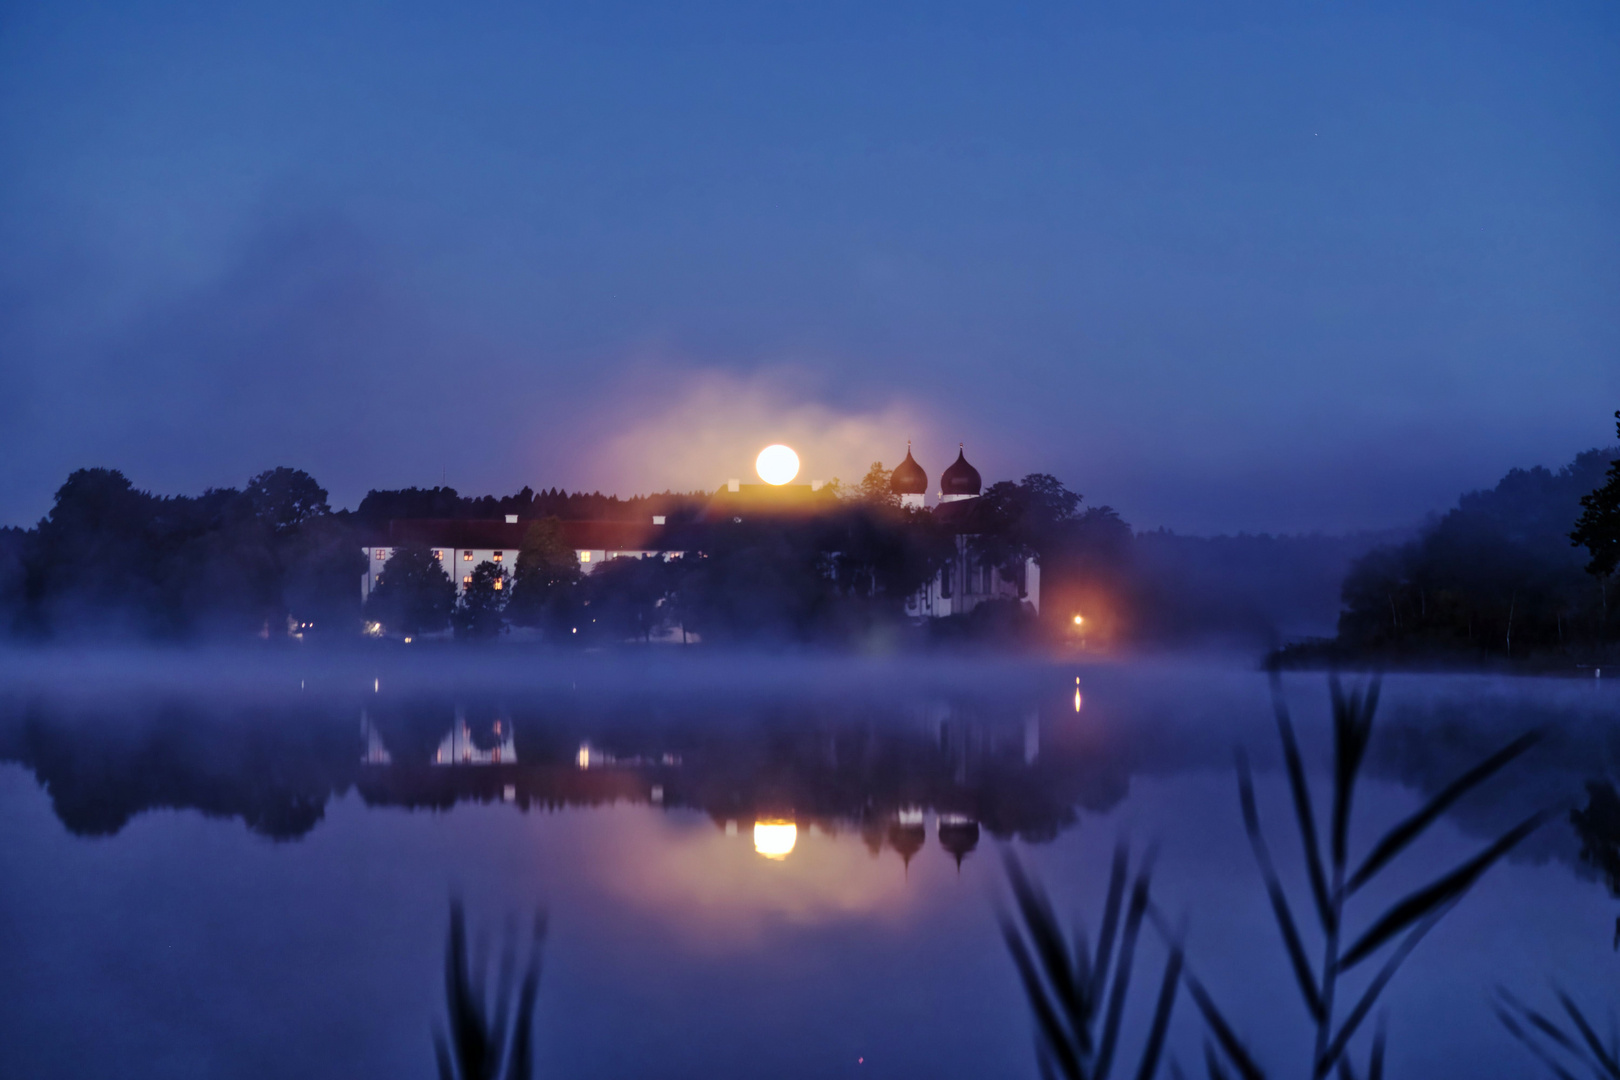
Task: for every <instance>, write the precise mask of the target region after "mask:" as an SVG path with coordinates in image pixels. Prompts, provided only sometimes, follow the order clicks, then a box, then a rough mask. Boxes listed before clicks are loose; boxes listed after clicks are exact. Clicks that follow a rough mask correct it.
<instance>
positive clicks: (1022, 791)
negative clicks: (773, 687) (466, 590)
mask: <svg viewBox="0 0 1620 1080" xmlns="http://www.w3.org/2000/svg"><path fill="white" fill-rule="evenodd" d="M1066 681H1067V679H1066V678H1065V680H1064V682H1065V683H1066ZM367 691H368V692H367V693H365V694H364V696H363V698H358V699H357V698H349V699H347V701H345V700H344V699H341V698H337V699H325V698H320V699H317V698H313V697H312V696H310V695H308V694H307V693H306V694H304V695H301V696H300V697H299V698H298V700H297V703H296V704H290V703H289V704H286V705H284V706H282V707H279V708H278V707H275V706H266V705H264V704H263V703H262V702H251V703H249V702H244V703H242V704H241V705H239V706H229V705H228V706H225V707H222V706H221V705H220V704H219V703H218V702H211V703H208V704H202V703H198V704H196V705H195V706H192V707H186V706H177V705H176V704H175V703H174V702H172V701H165V702H153V703H150V704H146V705H143V704H142V703H140V702H134V703H121V704H119V705H117V706H108V707H107V708H106V709H104V710H102V712H103V713H104V714H105V715H101V714H99V713H98V714H97V715H95V716H90V717H86V716H84V715H78V714H72V715H69V714H65V713H64V714H62V715H59V716H53V715H52V713H51V710H50V709H49V708H48V707H45V706H38V707H35V708H33V709H32V710H31V711H29V712H28V713H27V714H26V715H24V714H21V713H16V714H11V713H0V757H4V758H6V759H8V760H15V761H19V762H22V763H25V764H27V765H28V766H29V767H31V768H33V769H34V770H35V772H36V774H37V775H38V776H39V779H40V780H41V782H42V783H43V784H44V785H45V787H46V789H47V790H48V791H50V792H51V795H52V798H53V801H54V802H55V804H56V808H57V811H58V815H59V816H60V817H61V819H62V820H63V821H64V822H65V823H67V824H68V825H69V827H70V828H72V829H73V831H75V832H79V833H82V834H96V835H106V834H111V833H114V832H117V831H118V830H119V829H121V828H122V827H123V825H124V824H125V823H126V822H127V821H128V820H129V819H130V818H131V817H133V816H134V815H136V814H138V813H141V812H143V811H145V810H147V809H152V808H157V807H175V808H193V809H197V810H201V811H202V812H204V813H206V814H209V815H213V816H234V817H240V818H241V819H242V820H244V821H245V822H246V823H247V824H248V826H249V827H250V828H252V829H254V830H255V831H259V832H262V833H265V834H267V835H271V836H275V837H277V838H280V839H295V838H297V837H299V836H301V835H303V834H305V833H307V832H308V831H309V830H310V829H313V828H315V827H316V826H317V825H318V824H319V822H320V820H321V819H322V817H323V815H324V808H325V805H326V803H327V802H328V801H330V800H331V799H332V798H334V797H341V796H343V795H345V794H346V793H349V792H353V793H355V794H357V795H358V796H359V798H360V799H361V801H362V802H364V803H365V804H366V805H367V806H400V807H407V808H421V809H437V810H448V809H450V808H452V807H453V806H455V805H457V804H458V803H462V802H473V803H477V802H483V803H490V804H502V803H505V804H509V805H512V806H513V807H515V808H516V809H518V810H519V811H521V812H527V811H529V810H556V809H563V808H571V807H593V806H606V805H612V804H616V803H618V804H624V803H630V804H640V805H645V806H648V807H653V808H657V809H659V810H662V811H669V812H687V813H690V812H694V811H695V812H698V813H701V814H703V815H704V816H706V817H707V818H708V819H709V820H710V821H712V822H713V823H714V827H715V828H716V829H717V830H719V831H721V832H722V833H723V834H724V835H727V836H733V835H737V834H738V833H740V832H741V831H743V830H744V829H751V831H752V838H753V844H754V850H755V852H757V853H758V855H759V856H761V857H763V858H767V859H784V858H787V857H788V856H789V855H791V854H792V853H793V852H794V850H795V849H796V848H797V847H799V846H800V843H799V841H800V839H801V837H802V836H803V835H804V832H803V830H805V829H809V830H810V831H811V832H812V833H814V834H817V835H822V836H827V837H832V838H836V837H839V836H854V837H857V838H859V839H860V840H861V841H862V842H863V843H864V845H865V846H866V847H867V849H868V850H869V851H870V852H871V853H872V855H873V856H879V855H882V854H885V853H887V852H890V851H892V852H894V853H895V854H896V855H897V856H898V857H899V860H900V862H901V864H902V865H903V866H906V867H909V865H910V863H911V861H912V860H913V859H915V858H916V857H917V856H918V855H919V853H920V852H922V851H923V850H924V849H925V848H926V847H927V846H929V845H930V844H931V843H937V846H938V847H939V848H940V849H941V850H942V851H943V852H944V853H946V854H947V855H948V856H949V857H950V858H951V859H952V860H953V861H955V862H956V863H957V864H958V866H960V865H961V863H962V861H963V860H964V859H966V858H968V857H969V856H970V855H971V854H972V853H973V852H974V851H975V850H976V848H977V847H978V845H979V842H980V839H981V836H982V833H983V832H989V833H990V834H991V835H993V836H997V837H1003V838H1005V837H1012V836H1018V837H1021V838H1023V839H1025V840H1031V841H1040V840H1046V839H1050V838H1052V837H1055V836H1056V835H1058V833H1059V832H1061V831H1062V830H1063V829H1065V828H1067V827H1069V826H1070V825H1072V824H1073V822H1074V821H1075V820H1076V819H1077V807H1086V808H1091V809H1097V808H1105V807H1108V806H1111V805H1113V804H1114V803H1115V802H1117V801H1118V800H1119V799H1120V798H1121V797H1123V795H1124V792H1125V789H1126V785H1127V778H1126V774H1125V771H1124V767H1123V763H1122V762H1121V760H1120V758H1119V756H1118V755H1116V754H1112V753H1108V752H1105V750H1106V748H1104V747H1102V746H1101V745H1100V744H1098V743H1097V741H1096V740H1097V738H1098V736H1097V735H1096V732H1095V731H1092V732H1091V733H1090V734H1089V735H1088V734H1085V733H1080V734H1081V735H1083V736H1084V737H1083V738H1081V739H1080V740H1079V741H1077V739H1076V735H1077V732H1078V729H1074V728H1073V725H1072V724H1069V723H1068V722H1067V721H1066V719H1065V718H1067V717H1072V714H1071V713H1070V712H1069V709H1068V699H1067V688H1066V686H1065V685H1064V683H1059V684H1058V686H1056V687H1051V688H1050V690H1049V695H1048V697H1047V698H1046V699H1045V701H1044V703H1043V702H1042V701H1041V700H1040V699H1039V698H1038V696H1037V695H1035V694H1033V693H1030V694H1024V695H1022V696H1018V695H1004V696H1003V697H1002V698H997V699H991V698H990V697H989V696H988V695H986V696H983V697H978V698H973V697H957V698H944V697H940V698H928V699H923V700H920V701H919V700H913V701H898V700H889V701H878V702H873V701H870V700H861V699H852V700H850V701H843V702H832V703H827V702H821V703H810V704H798V703H783V702H779V701H770V700H762V701H753V702H743V703H738V702H724V701H722V702H716V701H714V700H713V699H694V700H690V701H681V702H678V703H676V704H675V705H668V704H666V703H639V704H637V705H635V706H633V707H632V706H626V705H623V704H618V705H614V706H607V705H595V704H594V703H589V702H587V703H584V704H582V703H581V702H580V701H579V700H578V699H577V698H574V699H569V698H565V697H561V696H555V697H552V698H549V699H547V698H541V697H538V696H537V697H536V698H534V699H523V698H520V697H513V698H510V699H496V698H493V697H486V698H475V697H451V696H449V695H446V694H439V695H433V694H416V695H403V694H402V695H390V694H385V693H382V692H381V691H380V690H373V689H372V688H370V687H368V688H367ZM344 712H347V715H348V717H350V719H348V720H343V719H342V714H343V713H344ZM356 713H358V715H359V719H360V725H359V731H358V733H356V732H355V728H354V726H353V719H352V718H353V717H354V716H355V715H356ZM356 734H358V739H356V737H355V735H356ZM1086 739H1090V740H1091V741H1089V742H1087V741H1086ZM158 762H161V767H157V766H156V764H155V763H158ZM222 763H224V764H223V766H222ZM222 767H224V768H226V769H227V770H234V771H231V772H229V773H228V774H222V773H221V771H220V770H221V768H222ZM739 826H741V828H739ZM930 834H932V835H930Z"/></svg>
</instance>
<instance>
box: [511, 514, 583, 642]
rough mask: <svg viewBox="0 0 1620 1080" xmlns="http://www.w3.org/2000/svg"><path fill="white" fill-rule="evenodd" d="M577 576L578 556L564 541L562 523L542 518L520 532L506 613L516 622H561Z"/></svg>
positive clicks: (577, 578)
mask: <svg viewBox="0 0 1620 1080" xmlns="http://www.w3.org/2000/svg"><path fill="white" fill-rule="evenodd" d="M579 580H580V570H579V556H578V555H576V554H575V552H574V549H573V548H571V547H569V546H568V545H567V544H566V543H565V542H564V541H563V536H562V523H561V522H560V521H558V520H557V519H556V518H554V517H548V518H542V519H541V520H539V521H537V522H535V523H534V524H533V525H530V526H529V527H528V529H527V530H526V531H525V532H524V534H523V546H522V547H521V548H519V549H518V557H517V568H516V572H515V573H514V574H513V578H512V596H511V603H510V605H509V607H508V616H509V617H510V618H511V620H512V622H514V623H516V624H517V625H519V626H536V627H537V626H544V625H549V624H557V623H560V622H561V621H563V620H565V619H566V617H567V610H568V608H569V604H570V601H571V596H570V594H571V593H572V591H573V589H574V587H575V586H576V585H578V584H579Z"/></svg>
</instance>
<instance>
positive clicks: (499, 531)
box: [378, 518, 674, 551]
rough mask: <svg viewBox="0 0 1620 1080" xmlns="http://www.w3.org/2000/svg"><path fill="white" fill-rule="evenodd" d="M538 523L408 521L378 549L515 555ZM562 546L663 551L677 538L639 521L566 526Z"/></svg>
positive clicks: (395, 525)
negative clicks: (404, 546) (415, 548)
mask: <svg viewBox="0 0 1620 1080" xmlns="http://www.w3.org/2000/svg"><path fill="white" fill-rule="evenodd" d="M533 524H535V522H534V521H532V520H530V521H519V522H517V523H516V524H509V523H507V522H505V521H490V520H478V519H461V518H404V519H396V520H393V521H390V522H389V523H388V529H387V532H386V535H385V537H379V538H378V543H379V544H388V545H394V544H423V545H426V546H428V547H436V548H458V549H461V548H472V549H476V550H506V551H516V550H517V549H518V548H521V547H522V546H523V534H524V533H526V532H528V531H529V526H531V525H533ZM558 525H559V527H560V528H561V530H562V537H563V542H564V543H566V544H567V545H568V546H569V547H571V548H574V549H576V550H580V551H664V550H666V549H667V547H668V544H667V541H668V540H671V539H674V538H673V537H670V536H669V534H668V530H667V528H666V527H665V526H663V525H654V524H653V523H652V522H650V521H649V522H647V523H645V524H643V523H642V522H639V521H563V522H559V523H558Z"/></svg>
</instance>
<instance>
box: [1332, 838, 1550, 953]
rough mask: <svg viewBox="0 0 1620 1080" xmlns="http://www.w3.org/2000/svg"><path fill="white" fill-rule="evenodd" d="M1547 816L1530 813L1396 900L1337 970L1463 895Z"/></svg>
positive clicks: (1362, 937)
mask: <svg viewBox="0 0 1620 1080" xmlns="http://www.w3.org/2000/svg"><path fill="white" fill-rule="evenodd" d="M1548 816H1549V815H1548V813H1547V812H1545V811H1543V812H1541V813H1537V814H1532V815H1531V816H1530V817H1528V818H1526V819H1525V820H1524V821H1522V822H1520V823H1519V824H1518V825H1515V826H1514V827H1513V828H1511V829H1509V830H1508V831H1507V832H1505V833H1503V834H1502V835H1501V836H1500V837H1498V838H1497V840H1496V842H1495V843H1493V844H1491V846H1490V847H1488V848H1486V849H1485V850H1484V851H1482V852H1480V853H1479V854H1478V855H1476V856H1474V857H1473V858H1472V859H1469V860H1468V861H1467V862H1465V863H1463V864H1462V865H1461V866H1459V867H1457V868H1456V869H1455V870H1453V871H1451V873H1449V874H1446V875H1445V876H1444V877H1442V878H1440V879H1438V880H1436V881H1434V882H1432V883H1431V884H1429V885H1426V886H1424V887H1423V888H1421V889H1418V890H1417V891H1416V892H1413V893H1411V894H1410V895H1408V896H1407V897H1406V898H1405V899H1403V900H1400V901H1398V902H1397V903H1396V904H1394V905H1393V906H1392V907H1391V908H1390V909H1389V910H1388V911H1386V912H1385V913H1384V914H1383V915H1382V916H1381V917H1380V918H1379V919H1378V920H1377V921H1376V922H1375V923H1373V925H1372V927H1371V928H1370V929H1368V930H1367V932H1366V933H1364V934H1362V935H1361V937H1360V938H1358V939H1357V940H1356V943H1355V944H1354V945H1352V946H1351V947H1350V948H1349V950H1348V951H1347V952H1346V953H1345V954H1344V956H1343V958H1341V959H1340V961H1339V968H1340V970H1347V969H1349V968H1352V967H1354V966H1356V965H1357V964H1359V963H1360V962H1361V961H1363V960H1365V959H1367V957H1369V956H1371V955H1372V954H1373V952H1375V951H1376V950H1377V949H1378V947H1379V946H1381V945H1383V944H1384V943H1385V942H1386V941H1388V940H1389V939H1390V938H1392V937H1394V936H1395V935H1396V934H1399V933H1400V932H1401V931H1402V930H1404V929H1406V928H1407V927H1408V926H1411V925H1413V924H1414V923H1416V922H1417V921H1418V920H1420V919H1422V918H1423V917H1424V916H1425V915H1427V914H1428V913H1429V912H1431V911H1434V910H1436V909H1438V908H1440V907H1441V906H1442V905H1444V904H1446V903H1448V902H1449V901H1451V900H1455V899H1457V898H1458V897H1460V896H1461V895H1462V894H1463V893H1465V892H1467V891H1468V889H1469V888H1470V887H1472V886H1473V884H1474V882H1476V881H1478V880H1479V878H1480V875H1482V874H1484V873H1485V871H1486V870H1489V869H1490V868H1491V866H1492V865H1493V864H1495V863H1496V861H1497V860H1499V859H1500V858H1502V856H1504V855H1506V854H1507V853H1508V852H1509V851H1511V850H1513V848H1514V847H1516V846H1517V845H1518V844H1519V842H1520V841H1522V840H1523V839H1524V838H1525V837H1527V836H1529V835H1530V834H1531V833H1533V832H1535V831H1536V830H1537V829H1539V828H1540V827H1541V826H1542V825H1543V824H1544V823H1545V822H1546V821H1547V818H1548Z"/></svg>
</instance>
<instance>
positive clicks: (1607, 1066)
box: [1558, 990, 1620, 1078]
mask: <svg viewBox="0 0 1620 1080" xmlns="http://www.w3.org/2000/svg"><path fill="white" fill-rule="evenodd" d="M1558 1000H1559V1002H1560V1003H1561V1004H1562V1005H1563V1006H1564V1011H1565V1012H1567V1013H1568V1014H1569V1018H1570V1019H1571V1020H1573V1021H1574V1022H1575V1028H1576V1030H1578V1031H1579V1032H1580V1033H1581V1038H1583V1039H1585V1040H1586V1045H1587V1048H1588V1049H1590V1050H1591V1051H1592V1056H1593V1057H1595V1058H1597V1060H1598V1064H1600V1065H1602V1066H1603V1071H1604V1073H1605V1074H1607V1075H1608V1076H1612V1077H1617V1078H1620V1063H1616V1061H1615V1059H1614V1057H1613V1055H1611V1054H1610V1053H1609V1052H1608V1051H1607V1050H1605V1049H1604V1048H1603V1043H1602V1041H1601V1040H1600V1039H1599V1038H1598V1037H1597V1032H1595V1031H1593V1030H1592V1025H1591V1024H1588V1023H1587V1022H1586V1017H1585V1015H1583V1014H1582V1013H1581V1010H1580V1009H1579V1008H1578V1007H1577V1006H1576V1004H1575V1002H1573V1001H1571V1000H1570V997H1569V995H1568V994H1566V993H1564V992H1563V991H1562V990H1560V991H1558Z"/></svg>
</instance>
